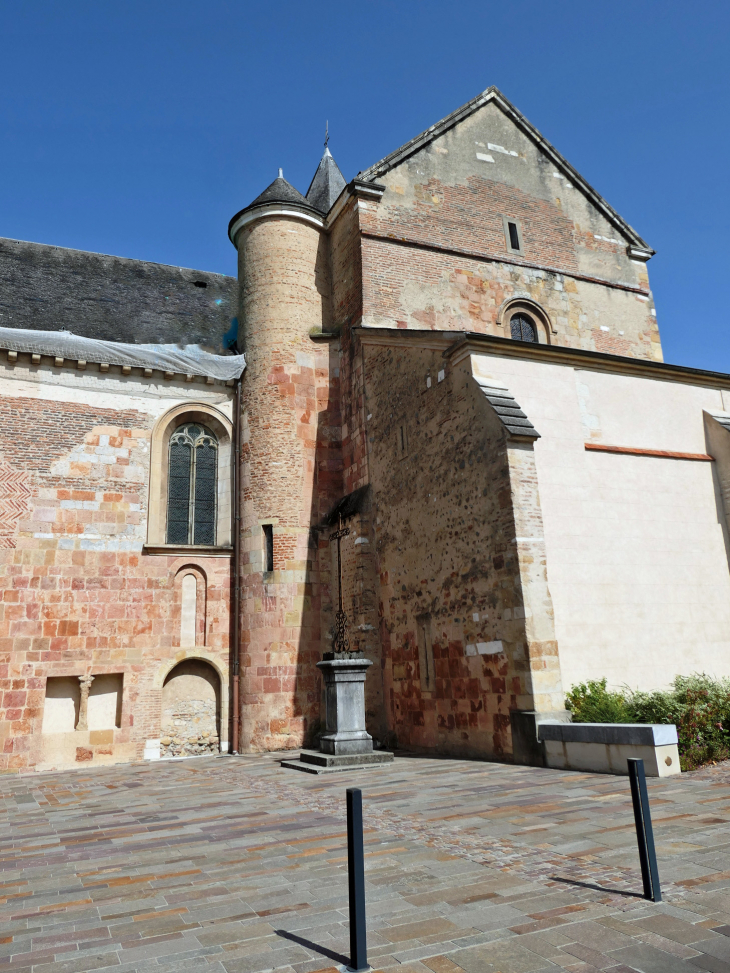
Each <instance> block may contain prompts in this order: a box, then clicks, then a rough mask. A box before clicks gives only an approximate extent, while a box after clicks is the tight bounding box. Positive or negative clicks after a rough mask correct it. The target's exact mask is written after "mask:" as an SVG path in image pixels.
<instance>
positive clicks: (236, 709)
mask: <svg viewBox="0 0 730 973" xmlns="http://www.w3.org/2000/svg"><path fill="white" fill-rule="evenodd" d="M241 382H242V378H241V377H239V379H238V381H237V382H236V400H235V406H234V408H235V415H234V417H233V441H234V445H233V631H232V633H231V634H232V636H233V637H232V640H231V641H232V644H231V659H232V662H233V728H232V729H233V735H232V737H231V753H233V754H237V753H238V748H239V745H240V728H241V715H240V703H241V690H240V667H241V488H240V483H241Z"/></svg>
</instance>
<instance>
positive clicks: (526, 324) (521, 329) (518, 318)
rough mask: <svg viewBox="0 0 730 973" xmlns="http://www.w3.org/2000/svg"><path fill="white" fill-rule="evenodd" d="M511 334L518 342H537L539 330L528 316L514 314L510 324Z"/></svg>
mask: <svg viewBox="0 0 730 973" xmlns="http://www.w3.org/2000/svg"><path fill="white" fill-rule="evenodd" d="M509 327H510V334H511V335H512V337H513V338H516V339H517V341H534V342H537V328H536V327H535V322H534V321H533V320H532V319H531V318H528V316H527V315H526V314H513V315H512V318H511V319H510V323H509Z"/></svg>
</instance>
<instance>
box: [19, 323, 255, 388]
mask: <svg viewBox="0 0 730 973" xmlns="http://www.w3.org/2000/svg"><path fill="white" fill-rule="evenodd" d="M0 348H3V349H5V350H7V351H17V352H24V353H25V354H32V355H46V356H48V357H52V358H59V359H62V360H64V361H66V360H70V361H83V362H99V363H106V364H108V365H122V366H124V365H130V366H131V367H132V368H153V369H157V370H158V371H161V372H172V373H173V374H176V375H197V376H204V377H206V378H215V379H218V380H219V381H222V382H228V381H230V380H231V379H236V378H240V376H241V374H242V373H243V370H244V368H245V367H246V359H245V358H244V356H243V355H211V354H210V353H209V352H207V351H203V349H202V348H200V347H199V346H198V345H184V346H179V345H131V344H125V343H124V342H122V341H103V340H100V339H98V338H84V337H82V336H80V335H76V334H71V332H70V331H34V330H32V329H26V328H2V327H0Z"/></svg>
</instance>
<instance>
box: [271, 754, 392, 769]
mask: <svg viewBox="0 0 730 973" xmlns="http://www.w3.org/2000/svg"><path fill="white" fill-rule="evenodd" d="M393 759H394V758H393V754H392V753H390V752H388V751H387V750H372V751H371V752H370V753H348V754H330V753H320V752H319V751H318V750H302V751H301V753H300V754H299V759H298V760H282V761H281V766H282V767H284V768H285V769H287V770H301V771H303V772H304V773H305V774H327V773H334V772H336V771H339V770H363V769H365V768H366V767H385V766H387V765H388V764H390V763H392V762H393Z"/></svg>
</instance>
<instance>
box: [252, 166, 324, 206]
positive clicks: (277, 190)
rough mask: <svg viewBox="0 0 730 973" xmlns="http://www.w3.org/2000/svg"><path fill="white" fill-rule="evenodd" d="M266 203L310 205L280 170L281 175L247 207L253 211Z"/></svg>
mask: <svg viewBox="0 0 730 973" xmlns="http://www.w3.org/2000/svg"><path fill="white" fill-rule="evenodd" d="M266 203H299V205H300V206H308V205H310V204H309V203H308V202H307V200H306V199H305V198H304V196H302V194H301V193H300V192H299V190H298V189H295V188H294V186H292V184H291V183H290V182H287V181H286V179H285V178H284V176H283V175H282V172H281V169H279V175H278V176H277V178H276V179H274V181H273V182H272V183H271V185H270V186H267V187H266V189H264V191H263V192H262V193H261V195H260V196H257V197H256V199H255V200H254V201H253V202H252V203H249V204H248V206H246V209H251V208H252V207H253V206H263V205H265V204H266Z"/></svg>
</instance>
